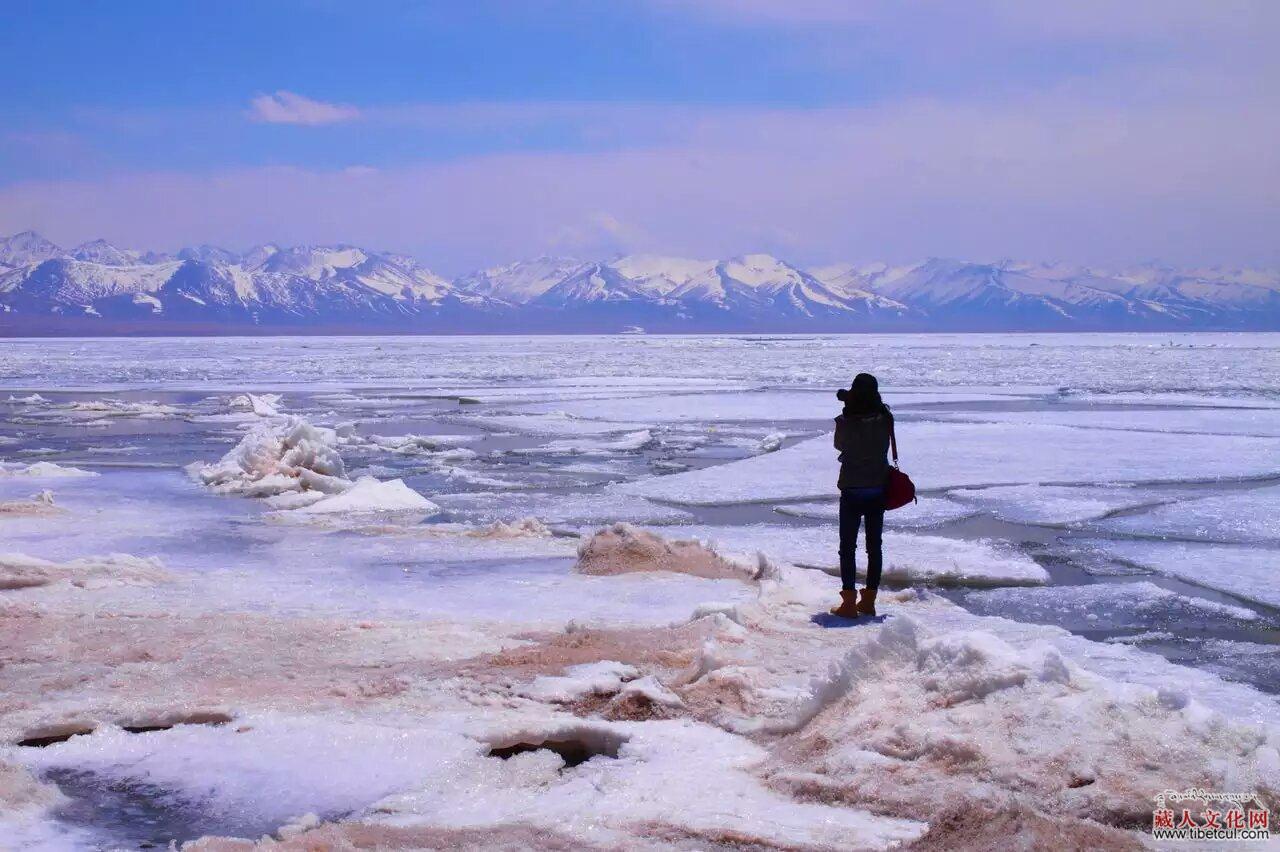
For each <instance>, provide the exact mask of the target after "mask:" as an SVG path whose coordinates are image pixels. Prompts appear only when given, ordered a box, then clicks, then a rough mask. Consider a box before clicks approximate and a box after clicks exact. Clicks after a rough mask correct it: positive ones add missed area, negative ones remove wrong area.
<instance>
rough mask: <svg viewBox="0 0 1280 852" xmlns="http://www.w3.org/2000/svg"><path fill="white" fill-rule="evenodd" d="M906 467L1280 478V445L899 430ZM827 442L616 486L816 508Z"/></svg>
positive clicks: (1056, 430) (980, 481)
mask: <svg viewBox="0 0 1280 852" xmlns="http://www.w3.org/2000/svg"><path fill="white" fill-rule="evenodd" d="M898 445H899V449H900V450H901V451H902V469H903V470H904V471H905V472H906V473H908V474H910V475H911V477H912V479H913V480H914V481H915V484H916V487H917V488H918V489H920V490H922V491H931V490H937V489H949V488H960V487H966V486H968V487H973V486H989V485H1006V484H1008V485H1017V484H1023V483H1031V482H1038V483H1046V484H1090V483H1093V484H1102V483H1113V482H1114V483H1137V482H1196V481H1205V480H1217V479H1232V478H1240V477H1261V476H1267V475H1271V474H1275V473H1276V472H1280V438H1242V437H1237V436H1226V435H1179V434H1163V435H1153V434H1151V433H1139V432H1125V431H1113V430H1107V429H1073V428H1071V427H1068V426H1017V425H1013V424H1007V423H955V424H950V423H937V422H918V423H902V424H900V426H899V430H898ZM837 473H838V464H837V462H836V452H835V449H834V448H833V447H832V445H831V436H830V435H829V434H828V435H823V436H821V437H818V438H811V439H810V440H808V441H802V442H800V443H799V444H795V445H794V446H791V447H787V448H786V449H782V450H779V451H777V452H774V453H769V454H767V455H763V456H756V457H754V458H750V459H745V460H742V461H737V462H732V463H729V464H723V465H718V466H716V467H710V468H704V469H702V470H696V471H690V472H688V473H678V474H673V475H671V476H662V477H653V478H649V479H642V480H638V481H636V482H632V483H627V484H625V485H621V486H618V487H619V489H620V490H622V491H624V492H626V493H629V494H636V495H640V496H644V497H651V498H654V499H659V500H665V501H669V502H672V503H678V504H685V505H690V506H715V505H728V504H733V503H764V502H771V501H774V500H812V499H819V498H823V497H828V496H831V495H832V494H834V493H835V490H836V487H835V485H836V475H837Z"/></svg>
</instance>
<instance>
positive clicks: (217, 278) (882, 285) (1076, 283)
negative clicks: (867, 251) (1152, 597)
mask: <svg viewBox="0 0 1280 852" xmlns="http://www.w3.org/2000/svg"><path fill="white" fill-rule="evenodd" d="M636 326H638V327H640V328H643V329H645V330H648V331H653V332H731V331H741V332H787V331H791V332H806V331H812V332H843V331H851V332H852V331H1066V330H1160V331H1165V330H1202V329H1238V330H1280V272H1276V271H1274V270H1253V269H1236V270H1224V269H1176V268H1169V267H1160V266H1154V265H1147V266H1139V267H1134V268H1132V269H1126V270H1121V271H1102V270H1098V269H1093V268H1090V267H1086V266H1072V265H1066V264H1037V263H1024V262H1014V261H1004V262H1000V263H995V264H990V263H974V262H969V261H962V260H952V259H943V258H933V259H930V260H926V261H923V262H921V263H916V264H908V265H903V266H889V265H886V264H866V265H854V264H843V265H835V266H826V267H820V268H814V269H804V268H801V267H799V266H796V265H794V264H791V263H788V262H786V261H785V260H781V259H779V258H776V257H773V256H771V255H766V254H749V255H744V256H741V257H736V258H730V259H727V260H698V259H690V258H676V257H662V256H657V255H628V256H625V257H619V258H615V259H612V260H607V261H580V260H575V259H570V258H555V257H539V258H535V259H533V260H529V261H520V262H517V263H511V264H507V265H504V266H498V267H493V268H490V269H485V270H480V271H477V272H473V273H470V274H468V275H464V276H461V277H459V278H457V279H454V280H452V281H450V280H447V279H445V278H442V277H440V276H439V275H436V274H435V273H433V272H431V271H430V270H429V269H428V268H427V267H425V266H423V265H422V264H420V263H419V262H418V261H416V260H415V259H413V258H411V257H408V256H405V255H401V254H395V253H390V252H379V251H373V250H370V249H365V248H360V247H357V246H350V245H335V246H295V247H281V246H277V245H274V244H266V245H261V246H256V247H254V248H253V249H250V250H249V251H247V252H243V253H238V252H233V251H229V250H227V249H223V248H220V247H217V246H209V245H201V246H192V247H188V248H184V249H182V250H181V251H178V252H177V253H175V254H166V253H160V252H150V251H139V250H134V249H123V248H118V247H116V246H113V245H111V244H110V243H108V242H106V241H104V240H94V241H91V242H88V243H84V244H82V245H80V246H76V247H74V248H72V249H69V250H68V249H63V248H61V247H59V246H57V245H55V244H53V243H52V242H50V241H49V240H46V239H45V238H43V237H41V236H40V235H39V234H35V233H33V232H30V231H25V232H23V233H20V234H15V235H14V236H11V237H7V238H0V334H4V335H8V336H13V335H22V334H31V335H40V334H123V333H136V334H198V333H236V334H239V333H310V332H316V333H319V332H332V333H346V332H350V333H359V332H365V333H411V332H421V333H464V332H477V333H478V332H484V333H501V332H520V333H524V332H547V333H550V332H620V331H624V330H627V329H631V328H633V327H636Z"/></svg>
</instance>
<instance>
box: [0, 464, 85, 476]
mask: <svg viewBox="0 0 1280 852" xmlns="http://www.w3.org/2000/svg"><path fill="white" fill-rule="evenodd" d="M97 475H98V474H96V473H94V472H93V471H90V470H81V469H80V468H78V467H64V466H62V465H60V464H56V463H54V462H34V463H33V464H22V463H20V462H9V463H5V462H0V477H5V476H30V477H36V478H42V479H73V478H77V477H87V476H97Z"/></svg>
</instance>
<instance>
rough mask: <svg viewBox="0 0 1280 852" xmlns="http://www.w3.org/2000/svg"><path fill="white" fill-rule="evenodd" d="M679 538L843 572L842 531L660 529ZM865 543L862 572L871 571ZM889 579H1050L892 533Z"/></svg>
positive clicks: (980, 545) (981, 549)
mask: <svg viewBox="0 0 1280 852" xmlns="http://www.w3.org/2000/svg"><path fill="white" fill-rule="evenodd" d="M653 531H654V532H656V533H658V534H660V535H663V536H665V537H667V538H673V539H682V538H684V539H688V538H692V539H697V540H698V541H702V542H704V543H707V544H710V545H712V546H713V547H714V548H715V549H716V550H717V551H718V552H720V553H722V554H724V555H726V556H730V557H732V558H734V559H737V560H739V561H743V562H746V563H748V564H751V563H752V562H753V561H754V558H755V554H756V553H757V552H761V553H764V554H765V556H767V557H769V559H771V560H773V561H775V562H786V563H790V564H793V565H802V566H806V567H816V568H821V569H823V570H825V571H828V572H834V571H837V570H838V569H839V565H840V556H839V548H840V542H839V538H840V535H839V530H838V529H837V528H836V527H835V526H819V527H792V526H773V525H768V524H757V525H752V526H740V527H731V526H678V527H662V528H655V529H654V530H653ZM861 547H862V541H861V539H859V548H860V549H859V553H858V571H859V575H860V576H861V575H862V574H863V573H865V570H866V552H865V550H862V549H861ZM883 576H884V580H885V581H886V582H889V583H898V584H903V585H911V584H923V585H959V586H1003V585H1035V584H1040V583H1046V582H1048V580H1049V575H1048V574H1047V573H1046V572H1045V570H1044V569H1043V568H1041V567H1040V566H1039V565H1037V564H1036V563H1035V562H1034V561H1033V560H1032V559H1030V558H1028V557H1026V556H1023V555H1022V554H1020V553H1016V552H1014V551H1012V550H1010V549H1007V548H1002V547H998V546H996V545H994V544H992V543H991V542H987V541H961V540H958V539H951V538H942V537H939V536H925V535H914V534H911V533H895V532H892V531H890V532H886V533H885V536H884V575H883Z"/></svg>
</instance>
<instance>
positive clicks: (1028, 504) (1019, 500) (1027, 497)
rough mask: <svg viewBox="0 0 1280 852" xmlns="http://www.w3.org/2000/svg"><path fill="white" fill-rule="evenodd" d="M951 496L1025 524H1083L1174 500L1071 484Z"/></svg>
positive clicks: (1003, 487)
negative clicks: (1120, 511)
mask: <svg viewBox="0 0 1280 852" xmlns="http://www.w3.org/2000/svg"><path fill="white" fill-rule="evenodd" d="M947 496H948V497H951V498H952V499H955V500H959V501H961V502H963V503H967V504H969V505H971V506H973V507H975V508H977V509H981V510H982V511H985V512H990V513H991V514H992V515H995V516H996V517H997V518H1000V519H1001V520H1005V521H1011V522H1013V523H1024V524H1050V525H1065V524H1081V523H1084V522H1085V521H1093V520H1097V519H1099V518H1102V517H1105V516H1107V515H1109V514H1111V513H1112V512H1116V511H1119V510H1121V509H1132V508H1134V507H1138V506H1151V505H1155V504H1157V503H1161V502H1166V501H1170V500H1172V499H1173V497H1172V495H1170V494H1169V493H1167V492H1159V491H1152V490H1150V489H1142V488H1124V487H1115V486H1113V487H1110V488H1099V487H1091V486H1068V485H1034V484H1032V485H999V486H995V487H993V488H961V489H956V490H955V491H950V492H948V493H947Z"/></svg>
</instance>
